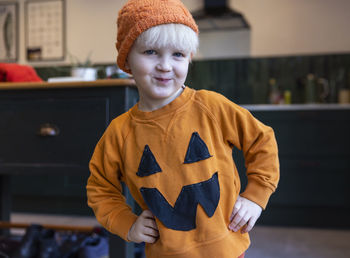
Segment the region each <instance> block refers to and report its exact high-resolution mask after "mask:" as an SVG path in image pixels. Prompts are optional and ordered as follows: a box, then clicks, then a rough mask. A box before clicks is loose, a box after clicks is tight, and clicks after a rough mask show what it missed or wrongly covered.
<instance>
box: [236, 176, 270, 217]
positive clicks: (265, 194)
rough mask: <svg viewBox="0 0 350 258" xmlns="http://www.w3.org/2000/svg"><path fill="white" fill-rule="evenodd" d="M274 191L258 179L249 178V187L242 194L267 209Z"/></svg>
mask: <svg viewBox="0 0 350 258" xmlns="http://www.w3.org/2000/svg"><path fill="white" fill-rule="evenodd" d="M272 193H273V191H272V190H271V189H270V188H269V187H267V186H264V185H261V184H260V183H258V182H257V181H254V180H249V181H248V184H247V187H246V189H245V191H244V192H243V193H242V194H241V196H242V197H244V198H247V199H248V200H250V201H253V202H255V203H256V204H258V205H259V206H260V207H261V208H262V209H263V210H265V208H266V205H267V203H268V201H269V198H270V196H271V194H272Z"/></svg>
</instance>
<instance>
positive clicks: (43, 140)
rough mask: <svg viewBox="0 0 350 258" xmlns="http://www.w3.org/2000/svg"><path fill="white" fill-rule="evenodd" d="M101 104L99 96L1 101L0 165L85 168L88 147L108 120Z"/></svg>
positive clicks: (30, 169)
mask: <svg viewBox="0 0 350 258" xmlns="http://www.w3.org/2000/svg"><path fill="white" fill-rule="evenodd" d="M107 108H108V99H105V98H99V99H89V98H83V99H79V98H77V99H37V100H33V99H28V100H23V99H21V100H18V101H16V100H12V101H9V102H1V103H0V117H1V120H0V142H1V145H0V170H1V171H2V172H4V171H5V170H6V172H11V174H16V172H21V173H28V174H32V173H38V172H39V173H40V172H45V173H47V172H48V170H50V171H52V173H54V172H58V173H59V174H71V173H77V172H79V173H81V172H82V171H85V173H88V169H87V163H88V161H89V158H90V156H91V153H92V151H93V149H94V146H95V144H96V143H97V141H98V139H99V137H100V136H101V134H102V133H103V131H104V129H105V128H106V125H107V124H108V109H107ZM19 170H21V171H19ZM22 170H23V171H22ZM43 170H45V171H43Z"/></svg>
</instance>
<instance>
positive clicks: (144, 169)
mask: <svg viewBox="0 0 350 258" xmlns="http://www.w3.org/2000/svg"><path fill="white" fill-rule="evenodd" d="M158 172H162V169H161V168H160V166H159V165H158V163H157V161H156V158H155V157H154V155H153V153H152V151H151V149H150V148H149V146H148V145H146V146H145V149H144V150H143V154H142V157H141V161H140V165H139V169H138V171H137V173H136V175H138V176H140V177H144V176H149V175H152V174H155V173H158Z"/></svg>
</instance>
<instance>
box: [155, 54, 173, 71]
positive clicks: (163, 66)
mask: <svg viewBox="0 0 350 258" xmlns="http://www.w3.org/2000/svg"><path fill="white" fill-rule="evenodd" d="M157 69H158V70H160V71H164V72H169V71H171V62H170V60H169V58H167V57H162V58H160V59H159V62H158V64H157Z"/></svg>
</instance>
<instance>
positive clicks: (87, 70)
mask: <svg viewBox="0 0 350 258" xmlns="http://www.w3.org/2000/svg"><path fill="white" fill-rule="evenodd" d="M91 54H92V52H90V53H89V55H88V56H87V58H86V60H85V62H80V60H79V59H78V58H77V57H76V56H73V55H71V54H69V57H70V59H71V63H72V69H71V76H72V77H77V78H81V79H82V80H84V81H94V80H96V79H97V68H96V67H93V66H92V62H91V60H90V57H91Z"/></svg>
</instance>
